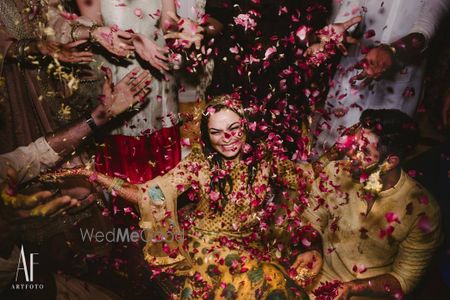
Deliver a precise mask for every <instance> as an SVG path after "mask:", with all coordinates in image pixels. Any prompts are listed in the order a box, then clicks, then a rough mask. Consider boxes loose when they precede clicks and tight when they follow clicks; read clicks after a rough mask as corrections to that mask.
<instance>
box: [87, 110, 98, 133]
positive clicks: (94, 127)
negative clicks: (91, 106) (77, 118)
mask: <svg viewBox="0 0 450 300" xmlns="http://www.w3.org/2000/svg"><path fill="white" fill-rule="evenodd" d="M85 121H86V124H88V125H89V128H91V130H92V132H96V131H97V130H98V126H97V124H95V120H94V118H93V117H92V114H91V115H87V116H86V118H85Z"/></svg>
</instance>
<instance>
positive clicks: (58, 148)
mask: <svg viewBox="0 0 450 300" xmlns="http://www.w3.org/2000/svg"><path fill="white" fill-rule="evenodd" d="M110 72H111V71H110V70H108V71H107V80H106V81H105V84H104V86H103V93H104V103H103V104H100V105H99V106H98V107H97V108H96V109H95V110H94V112H93V113H92V114H91V116H92V119H93V120H92V121H93V122H94V123H95V126H101V125H103V124H105V123H107V122H108V121H109V120H110V119H112V118H114V117H115V116H117V115H119V114H121V113H122V112H124V111H126V110H127V109H129V108H130V107H132V106H133V105H134V104H136V103H137V102H138V101H139V100H140V99H141V98H142V97H144V96H145V95H146V93H148V92H149V89H148V85H149V84H150V74H149V73H148V71H141V70H140V69H139V68H135V69H134V70H132V71H131V72H130V73H128V74H127V75H126V76H125V77H124V78H123V79H122V80H121V81H119V82H118V83H117V85H116V86H115V88H114V90H112V85H111V74H110ZM133 79H134V80H133ZM130 81H132V83H131V84H129V82H130ZM92 121H91V122H92ZM91 126H92V127H94V126H93V125H92V123H91ZM91 126H90V125H89V124H88V123H87V122H86V121H85V120H82V121H79V122H77V123H75V124H73V125H71V126H69V127H68V128H66V129H64V130H61V131H58V132H56V133H54V134H50V135H48V136H47V137H46V138H44V137H41V138H39V139H37V140H36V141H35V142H34V143H31V144H30V145H28V146H26V147H19V148H17V149H16V150H14V151H12V152H10V153H7V154H3V155H0V165H1V168H0V170H1V171H2V172H0V178H3V179H5V178H6V170H7V169H8V168H12V169H14V170H16V171H17V172H18V173H19V176H18V179H19V182H24V181H28V180H31V179H32V178H34V177H36V176H37V175H39V173H41V172H43V171H45V170H47V169H48V168H51V167H53V166H55V165H56V164H57V163H58V162H59V161H60V160H61V159H62V157H64V156H65V155H68V154H70V153H71V152H73V151H74V150H75V149H76V148H77V147H78V145H79V144H80V143H81V142H83V141H84V140H85V138H86V137H87V136H89V135H91V134H92V133H93V128H92V127H91ZM94 128H95V127H94ZM2 173H3V174H2Z"/></svg>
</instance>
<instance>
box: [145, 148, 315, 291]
mask: <svg viewBox="0 0 450 300" xmlns="http://www.w3.org/2000/svg"><path fill="white" fill-rule="evenodd" d="M229 172H230V173H229V174H230V176H231V178H232V181H233V185H232V189H231V190H229V193H228V200H227V204H226V205H225V207H224V208H223V211H222V212H218V213H215V212H213V211H212V210H211V208H210V201H211V198H214V196H215V195H214V193H215V191H212V190H211V189H210V183H211V180H212V177H213V176H212V171H211V170H210V166H209V163H208V161H207V160H206V158H205V157H204V155H203V154H202V153H201V151H200V150H199V149H194V150H193V151H192V153H191V154H190V155H189V156H188V157H187V158H186V159H185V160H183V161H182V162H180V163H179V164H178V165H177V166H176V167H175V168H174V169H172V170H171V171H170V172H168V173H167V174H166V175H164V176H161V177H157V178H155V179H153V180H151V181H149V182H147V183H145V184H143V185H141V186H140V188H141V190H142V191H143V192H144V197H143V198H142V199H141V201H140V203H139V208H140V211H141V222H140V226H141V227H142V228H143V229H144V230H145V231H146V237H147V245H146V247H145V248H144V255H145V259H146V260H147V261H148V262H149V263H150V264H151V265H154V266H155V265H156V266H163V267H167V266H172V267H174V268H175V269H176V274H179V275H181V274H186V275H189V277H188V279H187V280H186V283H185V287H184V289H183V291H182V293H181V299H193V298H200V297H201V296H204V294H203V295H202V294H201V292H200V293H198V294H196V291H198V289H199V286H198V282H199V280H196V281H193V280H192V275H194V274H196V276H194V277H197V279H198V278H200V279H201V280H200V281H203V286H201V287H200V289H201V288H204V287H205V286H207V287H208V289H207V295H208V296H209V297H211V299H222V298H225V299H235V298H237V299H272V297H280V298H277V299H301V297H302V296H301V294H300V295H294V294H293V290H292V289H291V288H294V289H295V288H296V285H295V283H294V282H293V281H292V280H290V279H289V278H288V276H287V275H286V272H285V270H284V269H283V268H282V267H281V266H279V265H278V264H277V263H276V262H275V261H274V260H270V261H267V262H263V261H261V260H259V259H257V257H256V256H254V255H252V254H251V253H250V252H249V250H248V249H250V248H252V249H255V250H258V249H260V248H262V245H258V243H255V242H251V243H250V244H251V245H246V243H245V239H246V237H249V236H250V235H251V234H252V233H253V232H255V231H256V230H259V220H260V218H261V213H262V212H263V211H264V204H265V200H266V198H267V197H268V196H270V192H271V184H270V182H271V180H277V181H282V182H284V183H285V184H287V185H288V187H290V188H295V189H296V188H298V186H299V182H302V181H303V180H304V179H303V178H306V177H307V176H309V178H312V176H311V171H310V169H309V168H302V167H297V168H296V167H295V165H294V164H293V163H292V162H290V161H277V160H275V159H264V160H261V161H260V162H259V163H258V167H257V168H256V170H255V171H254V172H255V177H254V178H255V179H254V181H253V183H252V184H251V185H249V184H248V180H249V175H248V167H247V166H246V165H245V164H244V162H242V161H240V162H239V163H236V165H234V166H233V167H232V168H231V170H229ZM155 187H158V188H159V189H160V191H161V192H162V195H163V197H161V198H160V199H155V198H157V197H153V196H152V195H151V194H152V191H154V190H153V189H154V188H155ZM190 187H193V188H194V190H195V191H196V193H197V194H198V196H199V199H200V200H199V203H198V204H197V207H196V211H195V213H194V214H193V216H192V221H193V226H192V227H191V228H190V230H189V231H188V232H186V233H185V235H186V237H187V238H188V243H187V245H188V246H187V247H186V248H183V247H182V243H177V242H171V243H170V242H168V243H167V244H168V245H169V248H170V250H168V248H167V247H166V248H164V246H163V245H164V243H162V242H161V241H160V242H158V241H156V240H157V239H158V238H155V235H154V232H163V233H166V234H163V236H165V237H167V236H168V235H167V232H172V233H176V232H177V231H178V232H181V230H180V228H179V224H178V220H177V214H176V213H175V212H176V211H177V206H176V199H177V197H178V196H179V195H180V194H181V193H182V192H184V191H185V190H187V189H188V188H190ZM171 236H172V235H171ZM151 238H153V241H152V240H151ZM231 240H234V241H237V242H230V241H231ZM173 249H179V253H178V254H176V253H172V254H173V255H169V256H168V254H167V253H169V252H170V251H171V250H173ZM199 275H200V276H199Z"/></svg>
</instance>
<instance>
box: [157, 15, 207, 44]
mask: <svg viewBox="0 0 450 300" xmlns="http://www.w3.org/2000/svg"><path fill="white" fill-rule="evenodd" d="M169 17H170V18H171V19H172V20H173V21H174V22H175V23H176V24H177V26H178V31H175V32H169V33H167V34H166V35H164V38H165V39H176V40H178V41H179V42H180V43H181V45H182V46H183V47H184V48H190V47H191V46H192V44H194V45H195V48H196V49H200V46H201V43H202V40H203V38H204V36H203V32H204V28H203V27H202V26H200V24H198V23H197V22H195V21H193V20H191V19H187V18H179V17H178V16H176V15H175V14H173V13H169Z"/></svg>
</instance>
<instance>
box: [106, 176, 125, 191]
mask: <svg viewBox="0 0 450 300" xmlns="http://www.w3.org/2000/svg"><path fill="white" fill-rule="evenodd" d="M124 183H125V181H123V180H122V179H120V178H117V177H115V178H114V179H113V181H112V183H111V185H110V186H109V187H108V192H109V193H111V192H112V190H115V191H118V190H120V189H121V188H122V185H123V184H124Z"/></svg>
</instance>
